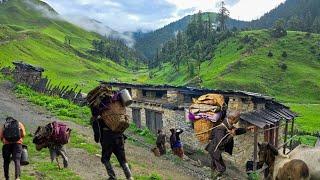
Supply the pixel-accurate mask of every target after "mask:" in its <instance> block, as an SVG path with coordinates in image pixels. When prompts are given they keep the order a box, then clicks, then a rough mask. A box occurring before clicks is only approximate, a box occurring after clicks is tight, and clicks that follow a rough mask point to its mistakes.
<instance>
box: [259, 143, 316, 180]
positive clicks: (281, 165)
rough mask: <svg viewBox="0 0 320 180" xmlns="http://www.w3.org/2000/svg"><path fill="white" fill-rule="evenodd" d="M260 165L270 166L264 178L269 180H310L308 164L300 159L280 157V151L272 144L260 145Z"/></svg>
mask: <svg viewBox="0 0 320 180" xmlns="http://www.w3.org/2000/svg"><path fill="white" fill-rule="evenodd" d="M258 147H259V165H260V166H262V165H263V164H264V163H266V164H267V165H268V168H267V169H266V171H265V174H264V177H265V179H267V180H304V179H310V174H309V168H308V166H307V164H306V163H305V162H304V161H302V160H300V159H292V160H291V159H289V158H288V157H281V156H279V152H278V150H277V149H276V148H275V147H274V146H273V145H271V144H268V143H262V144H260V143H259V144H258Z"/></svg>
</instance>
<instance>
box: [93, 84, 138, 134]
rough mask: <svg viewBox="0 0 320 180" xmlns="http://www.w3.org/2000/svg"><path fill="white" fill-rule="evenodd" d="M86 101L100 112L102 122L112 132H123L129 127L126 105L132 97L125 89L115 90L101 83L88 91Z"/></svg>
mask: <svg viewBox="0 0 320 180" xmlns="http://www.w3.org/2000/svg"><path fill="white" fill-rule="evenodd" d="M87 101H88V104H89V107H90V108H91V110H92V111H98V112H101V118H102V120H103V122H104V123H105V124H106V125H107V126H108V127H109V128H110V129H111V130H112V131H113V132H124V131H125V130H126V129H127V128H128V127H129V118H128V116H127V115H126V106H129V105H130V104H131V103H132V98H131V96H130V93H129V91H128V90H127V89H123V90H121V91H118V92H115V91H112V89H111V88H110V87H108V86H105V85H103V84H102V85H100V86H98V87H96V88H94V89H93V90H92V91H90V92H89V93H88V96H87ZM93 113H94V112H93Z"/></svg>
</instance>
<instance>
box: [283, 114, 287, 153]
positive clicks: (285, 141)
mask: <svg viewBox="0 0 320 180" xmlns="http://www.w3.org/2000/svg"><path fill="white" fill-rule="evenodd" d="M287 136H288V120H286V127H285V128H284V143H285V144H284V146H283V154H286V148H287V138H288V137H287Z"/></svg>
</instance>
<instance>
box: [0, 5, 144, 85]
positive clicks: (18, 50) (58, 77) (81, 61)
mask: <svg viewBox="0 0 320 180" xmlns="http://www.w3.org/2000/svg"><path fill="white" fill-rule="evenodd" d="M46 9H47V10H49V11H50V12H52V13H53V14H46V13H47V12H48V11H46ZM54 14H56V12H55V11H54V10H53V9H52V8H51V7H50V6H49V5H47V4H45V3H44V2H41V1H38V0H28V1H21V0H9V1H8V2H5V3H3V4H0V22H1V25H0V52H1V53H0V66H8V65H11V62H12V61H15V60H24V61H26V62H28V63H32V64H34V65H37V66H41V67H44V68H45V69H46V75H48V76H49V78H50V79H52V80H53V82H55V83H59V82H60V81H63V82H65V83H66V84H70V85H72V84H75V83H77V84H79V85H82V86H86V88H87V89H88V88H90V86H91V87H92V85H93V84H96V83H97V82H96V80H101V79H103V80H117V79H121V80H124V81H131V80H132V78H133V75H132V74H131V73H130V72H129V71H128V70H127V69H126V68H125V67H123V66H121V65H119V64H116V63H115V62H113V61H112V60H111V59H108V58H105V57H102V56H97V55H95V54H92V53H90V51H92V50H93V45H92V42H93V40H99V41H100V40H103V41H104V42H105V43H106V44H105V45H106V46H108V47H109V46H110V47H118V46H116V43H115V42H113V41H109V40H108V39H105V38H104V37H102V36H100V35H98V34H97V33H93V32H88V31H86V30H84V29H82V28H80V27H78V26H75V25H73V24H71V23H69V22H66V21H64V20H62V19H59V18H58V17H57V16H54ZM117 43H118V42H117ZM120 60H121V62H120V64H123V65H124V64H125V62H124V61H125V60H128V61H129V62H127V67H130V66H132V67H133V66H137V65H139V64H137V63H136V62H135V61H131V60H130V59H124V58H121V59H120ZM88 85H89V86H88Z"/></svg>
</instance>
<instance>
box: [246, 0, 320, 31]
mask: <svg viewBox="0 0 320 180" xmlns="http://www.w3.org/2000/svg"><path fill="white" fill-rule="evenodd" d="M278 19H283V20H284V21H285V23H286V26H287V28H289V29H291V30H299V31H310V32H316V33H320V1H319V0H286V1H285V2H284V3H282V4H280V5H279V6H278V7H276V8H275V9H273V10H271V11H270V12H268V13H266V14H265V15H263V16H262V17H261V18H259V19H258V20H254V21H251V22H250V23H249V24H247V25H248V27H251V28H270V27H272V26H273V24H274V22H275V21H276V20H278Z"/></svg>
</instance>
